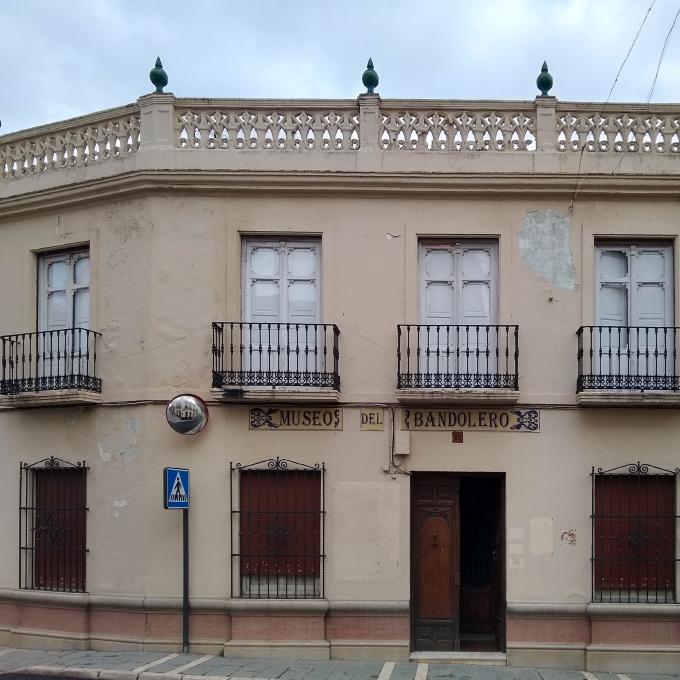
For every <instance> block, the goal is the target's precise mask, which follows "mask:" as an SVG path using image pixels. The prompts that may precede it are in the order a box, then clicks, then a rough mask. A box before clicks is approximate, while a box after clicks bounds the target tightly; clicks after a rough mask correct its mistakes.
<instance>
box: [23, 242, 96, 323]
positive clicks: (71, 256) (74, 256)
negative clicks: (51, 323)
mask: <svg viewBox="0 0 680 680" xmlns="http://www.w3.org/2000/svg"><path fill="white" fill-rule="evenodd" d="M37 255H38V284H37V305H36V330H37V331H39V332H40V331H46V330H48V328H47V313H48V309H47V308H48V296H49V293H50V292H51V291H50V290H49V286H48V275H47V271H48V267H49V266H50V265H51V264H53V263H55V262H60V261H67V262H68V266H69V271H70V272H71V273H73V272H74V270H75V267H76V264H77V262H78V261H79V260H82V259H85V258H87V260H88V265H89V268H90V273H89V275H88V282H87V285H86V286H79V285H77V284H76V282H75V277H74V276H71V279H73V280H72V281H69V282H67V284H66V286H65V288H64V290H65V292H66V318H67V324H66V326H65V328H66V329H72V328H87V329H90V328H91V326H92V257H91V254H90V248H89V246H78V247H75V248H69V249H67V250H58V251H46V252H41V253H38V254H37ZM83 289H87V291H88V321H87V324H86V325H85V326H76V325H75V319H74V316H73V315H74V302H73V301H74V298H75V294H76V292H77V291H79V290H83Z"/></svg>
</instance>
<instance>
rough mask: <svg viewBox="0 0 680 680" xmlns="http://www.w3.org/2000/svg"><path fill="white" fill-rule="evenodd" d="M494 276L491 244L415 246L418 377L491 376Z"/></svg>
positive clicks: (495, 256)
mask: <svg viewBox="0 0 680 680" xmlns="http://www.w3.org/2000/svg"><path fill="white" fill-rule="evenodd" d="M497 272H498V247H497V244H496V243H495V242H492V241H456V242H449V243H441V242H429V241H423V242H422V243H421V245H420V310H421V311H420V316H421V324H423V325H424V326H423V327H421V329H420V331H419V336H420V337H419V345H420V346H421V347H426V348H427V350H426V351H425V352H421V354H420V356H421V362H420V363H421V366H420V370H421V371H422V372H425V373H454V374H458V373H467V374H469V373H495V371H496V357H495V352H494V351H493V349H495V348H496V345H497V342H498V338H497V335H496V333H495V331H493V330H492V329H489V328H487V327H488V326H489V325H490V324H495V323H496V309H497V278H498V273H497ZM437 326H456V328H443V327H440V328H437Z"/></svg>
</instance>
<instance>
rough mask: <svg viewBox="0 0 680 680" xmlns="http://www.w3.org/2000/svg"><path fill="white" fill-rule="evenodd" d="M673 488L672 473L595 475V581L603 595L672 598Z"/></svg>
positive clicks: (618, 598) (608, 598)
mask: <svg viewBox="0 0 680 680" xmlns="http://www.w3.org/2000/svg"><path fill="white" fill-rule="evenodd" d="M675 486H676V478H675V476H673V475H648V476H646V475H610V476H607V475H601V476H597V475H596V477H595V497H594V504H595V505H594V522H593V525H594V527H593V528H594V537H593V543H594V545H593V548H594V580H595V591H596V593H598V592H599V593H600V596H601V597H602V599H604V600H606V601H611V600H614V601H622V602H623V601H664V602H665V601H672V600H673V599H674V593H675V531H676V510H675ZM603 594H604V595H603ZM598 599H599V598H598Z"/></svg>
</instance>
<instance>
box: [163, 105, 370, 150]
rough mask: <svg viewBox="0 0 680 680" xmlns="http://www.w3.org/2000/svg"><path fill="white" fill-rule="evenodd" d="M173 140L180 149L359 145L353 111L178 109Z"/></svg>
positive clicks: (302, 147)
mask: <svg viewBox="0 0 680 680" xmlns="http://www.w3.org/2000/svg"><path fill="white" fill-rule="evenodd" d="M176 142H177V146H178V147H180V148H182V149H305V150H307V149H322V150H327V151H339V150H347V149H349V150H352V149H358V148H359V112H358V110H355V111H300V110H298V109H296V110H293V111H290V110H288V111H285V110H276V111H272V110H252V109H251V110H239V109H231V110H229V109H217V110H212V109H211V110H196V108H192V109H179V110H178V111H177V114H176Z"/></svg>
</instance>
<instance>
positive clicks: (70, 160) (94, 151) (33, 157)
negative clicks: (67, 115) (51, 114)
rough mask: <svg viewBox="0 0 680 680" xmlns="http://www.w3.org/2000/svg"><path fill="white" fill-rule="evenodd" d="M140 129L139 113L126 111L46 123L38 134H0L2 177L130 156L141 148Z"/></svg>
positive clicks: (0, 176)
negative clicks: (78, 120)
mask: <svg viewBox="0 0 680 680" xmlns="http://www.w3.org/2000/svg"><path fill="white" fill-rule="evenodd" d="M139 129H140V120H139V113H138V112H135V111H132V112H128V111H126V112H125V113H124V114H123V115H116V116H112V117H108V116H107V117H106V118H105V119H103V120H101V121H92V122H88V123H87V124H81V125H73V126H68V125H66V124H64V123H61V124H55V125H50V126H45V127H44V128H41V132H40V133H38V134H35V133H34V134H31V132H32V131H28V134H27V135H26V136H20V135H19V134H12V135H8V136H7V137H8V138H9V140H8V141H4V142H3V140H2V138H0V179H5V180H9V179H16V178H19V177H25V176H27V175H37V174H41V173H44V172H47V171H50V170H59V169H62V168H72V167H77V166H84V165H92V164H93V163H98V162H101V161H104V160H107V159H110V158H120V157H125V156H128V155H130V154H133V153H135V152H136V151H137V150H138V149H139V143H140V140H139Z"/></svg>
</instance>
